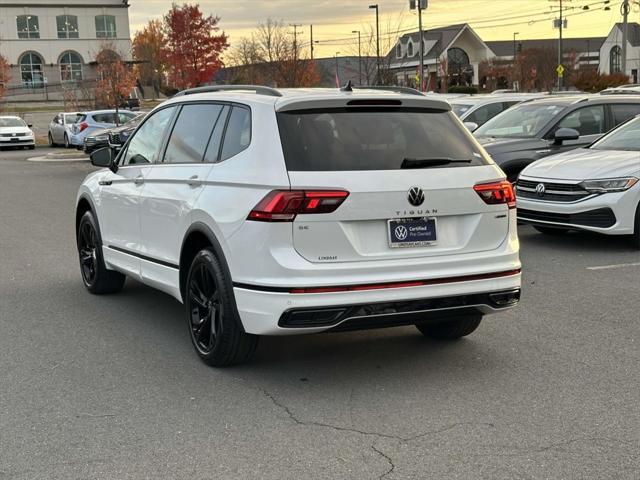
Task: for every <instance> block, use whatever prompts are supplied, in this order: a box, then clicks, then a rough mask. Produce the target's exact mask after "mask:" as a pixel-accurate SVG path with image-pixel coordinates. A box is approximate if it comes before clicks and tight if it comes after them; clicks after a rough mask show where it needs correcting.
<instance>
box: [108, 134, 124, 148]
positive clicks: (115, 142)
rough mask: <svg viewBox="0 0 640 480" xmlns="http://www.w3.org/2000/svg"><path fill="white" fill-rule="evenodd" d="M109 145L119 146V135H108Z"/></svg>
mask: <svg viewBox="0 0 640 480" xmlns="http://www.w3.org/2000/svg"><path fill="white" fill-rule="evenodd" d="M109 143H111V144H112V145H120V144H121V143H122V142H121V141H120V134H119V133H110V134H109Z"/></svg>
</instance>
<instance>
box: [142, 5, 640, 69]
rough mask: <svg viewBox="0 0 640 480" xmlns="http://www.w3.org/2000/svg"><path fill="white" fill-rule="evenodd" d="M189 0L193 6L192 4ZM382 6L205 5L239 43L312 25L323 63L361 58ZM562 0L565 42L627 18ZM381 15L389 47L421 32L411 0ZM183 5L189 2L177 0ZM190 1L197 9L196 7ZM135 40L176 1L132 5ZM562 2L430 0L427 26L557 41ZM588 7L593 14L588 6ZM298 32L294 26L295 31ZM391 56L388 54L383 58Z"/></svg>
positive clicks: (636, 14)
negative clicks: (271, 26)
mask: <svg viewBox="0 0 640 480" xmlns="http://www.w3.org/2000/svg"><path fill="white" fill-rule="evenodd" d="M185 1H186V0H185ZM375 1H376V0H313V1H311V0H200V1H199V2H197V3H199V4H200V7H201V9H202V10H203V11H204V12H205V13H206V14H213V15H216V16H219V17H220V24H219V25H220V27H221V29H222V30H224V32H225V33H226V34H227V35H228V36H229V42H230V43H231V45H232V46H233V42H234V40H238V39H240V38H242V37H243V36H249V35H250V34H251V31H252V30H253V29H255V28H256V27H257V25H258V24H259V23H260V22H264V21H265V20H266V19H267V18H273V19H275V20H282V21H284V22H285V23H287V24H300V25H301V26H299V27H297V31H298V34H299V35H300V36H299V38H300V41H301V42H305V43H304V45H305V46H307V47H308V45H309V43H310V42H309V35H310V28H309V25H310V24H313V25H314V27H313V35H314V40H315V41H318V43H316V44H315V55H316V57H329V56H333V55H335V54H336V52H340V54H341V55H350V54H357V34H352V33H351V32H352V31H354V30H361V31H362V32H363V34H362V35H363V37H364V36H365V34H364V32H365V31H370V29H371V28H372V26H373V25H375V23H374V22H375V13H374V10H370V9H369V8H368V6H369V5H370V4H372V3H374V2H375ZM605 1H606V0H563V4H564V11H565V15H567V21H568V28H567V29H566V30H565V32H564V35H565V37H587V36H602V37H604V36H606V35H607V34H608V32H609V30H610V29H611V27H612V26H613V24H614V23H615V22H620V21H621V20H622V15H621V13H620V4H621V3H622V1H621V0H609V3H608V6H609V7H610V10H609V11H604V10H603V8H604V7H605V3H604V2H605ZM632 1H633V2H634V3H637V5H634V8H633V9H632V11H631V14H630V18H629V21H636V22H637V21H639V20H640V0H632ZM377 2H378V5H379V12H380V32H381V39H382V40H381V45H382V48H385V47H386V46H391V45H392V44H393V43H395V39H396V38H397V36H398V32H399V31H402V30H405V31H406V30H407V29H415V30H417V28H418V16H417V13H416V12H415V11H411V10H409V0H377ZM177 3H183V2H182V1H181V0H178V1H177ZM188 3H196V2H193V1H189V2H188ZM130 4H131V7H130V11H129V15H130V22H131V31H132V34H133V33H134V32H135V31H136V30H138V29H140V28H141V27H142V26H144V24H146V22H147V21H148V20H150V19H152V18H159V17H161V16H162V15H163V14H164V13H166V12H167V11H168V10H169V9H170V8H171V0H130ZM558 4H559V0H428V8H427V10H425V11H424V13H423V23H424V26H423V28H424V29H425V30H426V29H429V28H435V27H439V26H444V25H451V24H455V23H469V24H470V25H471V26H472V27H473V28H474V29H475V30H476V32H477V33H478V35H480V37H481V38H482V39H484V40H512V39H513V34H514V33H515V32H517V33H518V35H517V38H519V39H533V38H557V36H558V31H557V30H556V29H553V28H552V20H553V19H554V18H556V17H557V11H558ZM585 6H588V7H589V9H588V10H584V9H583V7H585ZM291 30H293V27H291ZM383 53H386V52H383Z"/></svg>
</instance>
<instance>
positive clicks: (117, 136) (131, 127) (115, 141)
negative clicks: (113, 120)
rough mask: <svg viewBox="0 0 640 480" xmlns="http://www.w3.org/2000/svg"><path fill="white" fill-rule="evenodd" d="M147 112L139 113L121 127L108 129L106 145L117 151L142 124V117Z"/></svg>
mask: <svg viewBox="0 0 640 480" xmlns="http://www.w3.org/2000/svg"><path fill="white" fill-rule="evenodd" d="M147 114H148V112H140V113H139V114H138V115H136V116H135V117H134V118H132V119H131V120H130V121H128V122H127V123H125V124H124V125H121V126H119V127H115V128H112V129H110V130H109V131H108V132H107V133H108V137H109V138H108V144H109V146H110V147H111V148H113V149H114V150H116V151H119V150H120V149H121V148H122V146H123V145H124V144H125V143H126V142H127V140H128V139H129V137H130V136H131V134H132V133H133V132H134V131H135V129H136V128H138V125H140V124H141V123H142V121H143V120H144V117H146V116H147Z"/></svg>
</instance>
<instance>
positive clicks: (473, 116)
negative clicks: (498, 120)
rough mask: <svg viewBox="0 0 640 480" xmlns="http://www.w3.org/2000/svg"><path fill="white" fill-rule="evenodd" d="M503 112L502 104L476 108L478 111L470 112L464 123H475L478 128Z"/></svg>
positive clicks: (497, 103)
mask: <svg viewBox="0 0 640 480" xmlns="http://www.w3.org/2000/svg"><path fill="white" fill-rule="evenodd" d="M503 110H504V108H503V106H502V102H496V103H490V104H488V105H483V106H482V107H478V109H477V110H475V111H473V112H471V113H470V114H469V115H468V116H467V117H466V118H465V119H464V121H465V122H474V123H477V124H478V126H480V125H484V124H485V123H487V121H488V120H491V119H492V118H493V117H495V116H496V115H498V114H499V113H500V112H502V111H503Z"/></svg>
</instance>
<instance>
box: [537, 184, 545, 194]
mask: <svg viewBox="0 0 640 480" xmlns="http://www.w3.org/2000/svg"><path fill="white" fill-rule="evenodd" d="M545 191H546V188H545V186H544V183H539V184H538V185H536V194H537V195H538V196H539V197H544V192H545Z"/></svg>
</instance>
